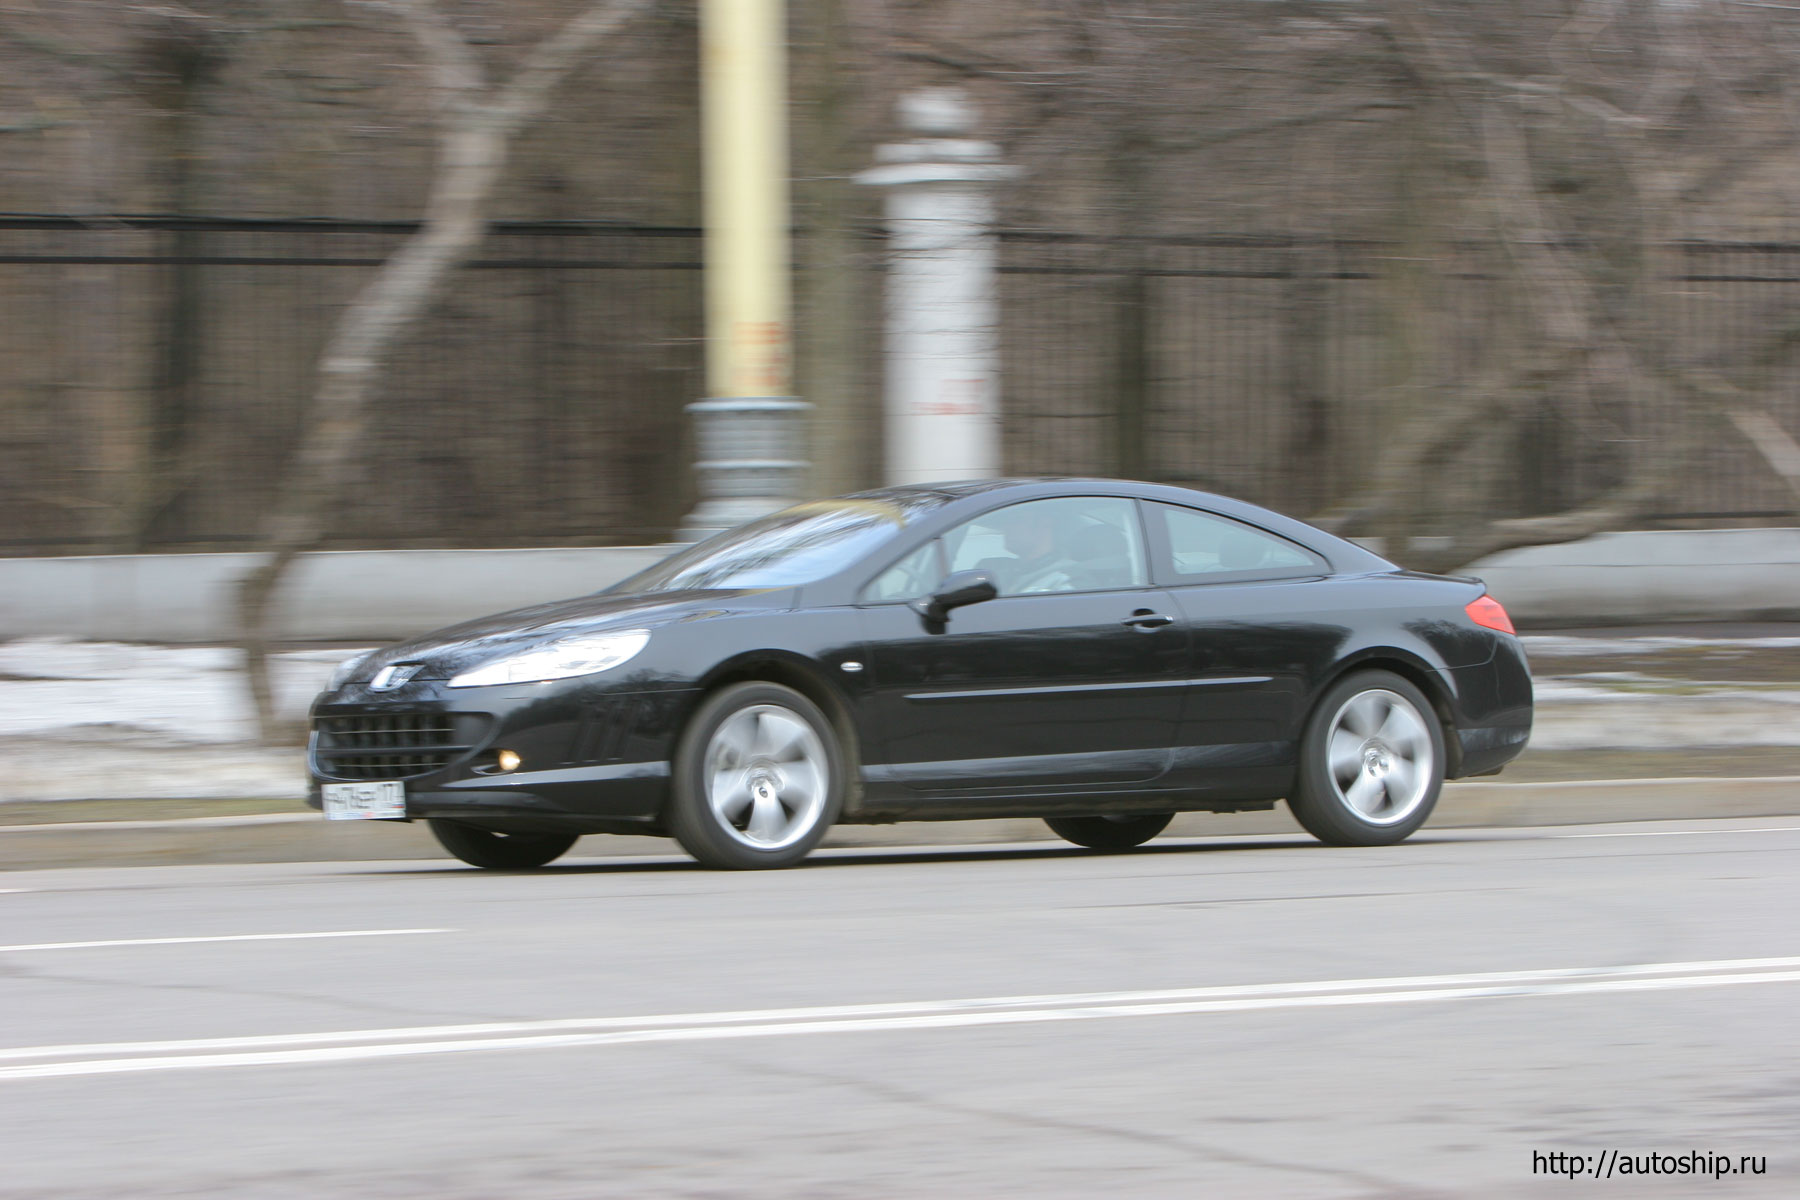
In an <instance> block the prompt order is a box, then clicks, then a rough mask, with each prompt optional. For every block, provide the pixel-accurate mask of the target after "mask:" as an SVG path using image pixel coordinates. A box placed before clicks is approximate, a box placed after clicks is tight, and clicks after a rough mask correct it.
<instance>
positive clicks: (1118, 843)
mask: <svg viewBox="0 0 1800 1200" xmlns="http://www.w3.org/2000/svg"><path fill="white" fill-rule="evenodd" d="M1174 819H1175V814H1174V813H1150V814H1149V815H1147V816H1132V817H1045V818H1044V824H1046V825H1048V826H1049V827H1050V832H1051V833H1054V834H1055V835H1056V836H1057V837H1059V838H1062V839H1063V840H1064V841H1066V842H1074V843H1075V844H1076V845H1077V846H1086V847H1087V848H1088V849H1089V850H1130V849H1132V848H1133V847H1135V846H1141V845H1143V844H1144V843H1145V842H1147V841H1149V840H1150V839H1151V838H1153V837H1155V836H1156V835H1157V834H1159V833H1161V832H1162V831H1163V830H1165V829H1167V828H1168V827H1169V822H1170V821H1173V820H1174Z"/></svg>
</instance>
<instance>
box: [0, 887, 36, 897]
mask: <svg viewBox="0 0 1800 1200" xmlns="http://www.w3.org/2000/svg"><path fill="white" fill-rule="evenodd" d="M36 890H37V889H36V888H0V896H15V895H17V894H19V893H20V892H33V891H36Z"/></svg>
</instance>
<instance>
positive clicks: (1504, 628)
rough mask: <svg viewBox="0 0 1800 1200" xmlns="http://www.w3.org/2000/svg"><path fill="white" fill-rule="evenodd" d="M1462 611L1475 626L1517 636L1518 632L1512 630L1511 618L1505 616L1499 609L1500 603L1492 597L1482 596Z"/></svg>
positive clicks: (1470, 602) (1503, 611) (1502, 610)
mask: <svg viewBox="0 0 1800 1200" xmlns="http://www.w3.org/2000/svg"><path fill="white" fill-rule="evenodd" d="M1463 611H1464V612H1466V613H1468V614H1469V620H1471V621H1473V622H1475V623H1476V624H1477V625H1481V626H1485V627H1486V628H1488V629H1498V630H1499V631H1500V632H1501V633H1510V634H1513V635H1514V636H1517V634H1518V631H1517V630H1515V629H1514V628H1513V623H1512V618H1511V617H1509V616H1507V615H1506V610H1505V609H1504V608H1502V607H1500V602H1499V601H1498V600H1496V599H1494V598H1493V597H1492V596H1483V597H1481V598H1480V599H1479V600H1471V601H1469V603H1468V604H1466V605H1465V606H1464V607H1463Z"/></svg>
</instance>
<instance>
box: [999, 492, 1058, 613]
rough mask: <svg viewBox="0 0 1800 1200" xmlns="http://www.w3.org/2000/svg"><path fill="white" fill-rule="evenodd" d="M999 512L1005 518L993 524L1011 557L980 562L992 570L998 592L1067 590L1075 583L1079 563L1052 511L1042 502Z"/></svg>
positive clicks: (1027, 592)
mask: <svg viewBox="0 0 1800 1200" xmlns="http://www.w3.org/2000/svg"><path fill="white" fill-rule="evenodd" d="M1001 515H1002V517H1003V518H1004V520H1003V521H999V522H996V524H997V525H999V528H1000V536H1001V538H1002V539H1003V540H1004V544H1005V546H1006V552H1007V553H1008V554H1010V555H1011V556H1012V557H1011V558H989V559H984V560H983V561H982V562H981V563H980V566H981V567H982V569H984V570H988V571H992V572H993V573H994V577H995V579H997V580H998V581H999V583H1000V594H1001V595H1003V596H1019V595H1026V594H1029V593H1032V592H1066V591H1072V590H1074V589H1075V588H1076V587H1077V586H1078V583H1077V580H1076V572H1077V571H1078V569H1079V565H1078V564H1077V562H1076V561H1075V559H1074V558H1073V557H1072V556H1071V555H1070V553H1069V548H1068V545H1067V539H1066V538H1065V537H1064V536H1063V534H1064V530H1063V529H1062V528H1061V524H1060V522H1058V521H1057V519H1056V515H1055V514H1054V513H1053V512H1051V511H1049V509H1048V508H1047V507H1046V506H1044V505H1038V504H1021V505H1019V506H1018V509H1017V511H1014V512H1010V513H1003V514H1001Z"/></svg>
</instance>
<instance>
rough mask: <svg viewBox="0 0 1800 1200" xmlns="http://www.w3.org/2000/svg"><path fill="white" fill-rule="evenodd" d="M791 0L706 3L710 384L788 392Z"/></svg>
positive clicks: (718, 393) (712, 391)
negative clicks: (788, 2) (788, 22)
mask: <svg viewBox="0 0 1800 1200" xmlns="http://www.w3.org/2000/svg"><path fill="white" fill-rule="evenodd" d="M784 9H785V0H703V3H702V6H701V18H700V19H701V26H700V39H701V68H700V76H701V82H700V92H701V142H702V166H703V173H702V184H703V186H704V188H705V205H704V213H705V222H706V335H707V342H706V387H707V394H708V395H709V396H712V397H714V398H719V399H727V398H738V397H752V396H790V395H792V394H793V369H792V362H793V328H792V324H791V317H790V314H789V303H790V301H789V294H788V292H789V288H788V220H789V218H788V166H787V158H788V146H787V55H786V30H785V28H784V20H783V18H784V15H785V14H784Z"/></svg>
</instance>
